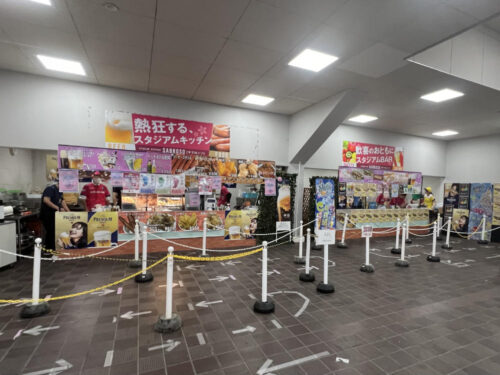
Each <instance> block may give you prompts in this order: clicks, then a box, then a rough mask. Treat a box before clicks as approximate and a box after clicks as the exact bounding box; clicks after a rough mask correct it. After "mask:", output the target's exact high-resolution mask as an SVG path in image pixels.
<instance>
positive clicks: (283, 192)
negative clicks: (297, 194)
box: [276, 178, 292, 222]
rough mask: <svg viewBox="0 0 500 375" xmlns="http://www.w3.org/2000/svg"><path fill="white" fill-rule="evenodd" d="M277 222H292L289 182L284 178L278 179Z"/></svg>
mask: <svg viewBox="0 0 500 375" xmlns="http://www.w3.org/2000/svg"><path fill="white" fill-rule="evenodd" d="M277 185H278V199H277V207H276V209H277V210H278V221H288V222H289V221H291V220H292V207H291V195H290V192H291V190H290V181H289V180H288V179H286V178H278V184H277Z"/></svg>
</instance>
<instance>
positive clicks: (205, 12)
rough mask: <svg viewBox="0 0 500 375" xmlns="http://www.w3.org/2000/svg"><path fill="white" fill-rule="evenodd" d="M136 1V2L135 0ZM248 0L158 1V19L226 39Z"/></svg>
mask: <svg viewBox="0 0 500 375" xmlns="http://www.w3.org/2000/svg"><path fill="white" fill-rule="evenodd" d="M135 1H137V0H135ZM249 3H250V1H249V0H210V1H199V0H182V1H179V0H159V1H158V19H159V20H162V21H165V22H166V23H169V24H171V25H173V26H174V27H175V26H185V25H189V27H191V28H193V29H195V30H197V31H202V32H205V33H209V34H215V35H217V36H222V37H227V36H229V34H230V33H231V31H232V30H233V28H234V26H235V25H236V23H237V22H238V20H239V19H240V17H241V15H242V14H243V12H244V11H245V9H246V8H247V6H248V4H249Z"/></svg>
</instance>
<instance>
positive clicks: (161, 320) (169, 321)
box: [154, 246, 182, 333]
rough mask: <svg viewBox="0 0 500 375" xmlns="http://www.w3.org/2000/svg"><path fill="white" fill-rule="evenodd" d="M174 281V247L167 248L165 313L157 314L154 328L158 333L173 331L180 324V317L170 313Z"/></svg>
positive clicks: (179, 326) (178, 327)
mask: <svg viewBox="0 0 500 375" xmlns="http://www.w3.org/2000/svg"><path fill="white" fill-rule="evenodd" d="M173 282H174V248H173V247H172V246H170V247H169V248H168V259H167V287H166V292H165V315H164V316H159V317H158V321H157V322H156V323H155V325H154V330H155V331H156V332H160V333H170V332H175V331H177V330H178V329H180V328H181V326H182V320H181V317H180V316H179V315H177V314H175V313H174V314H173V313H172V289H173Z"/></svg>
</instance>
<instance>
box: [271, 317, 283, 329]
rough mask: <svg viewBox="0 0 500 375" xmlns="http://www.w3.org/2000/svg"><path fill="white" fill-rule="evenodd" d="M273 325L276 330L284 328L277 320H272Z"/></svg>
mask: <svg viewBox="0 0 500 375" xmlns="http://www.w3.org/2000/svg"><path fill="white" fill-rule="evenodd" d="M271 323H273V324H274V326H275V327H276V328H278V329H281V328H283V326H282V325H281V324H279V323H278V321H277V320H276V319H272V320H271Z"/></svg>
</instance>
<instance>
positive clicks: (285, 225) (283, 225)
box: [276, 221, 292, 232]
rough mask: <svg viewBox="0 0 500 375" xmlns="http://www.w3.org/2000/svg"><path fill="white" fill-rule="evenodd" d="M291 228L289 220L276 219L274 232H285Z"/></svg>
mask: <svg viewBox="0 0 500 375" xmlns="http://www.w3.org/2000/svg"><path fill="white" fill-rule="evenodd" d="M289 230H292V224H291V221H277V222H276V232H286V231H289Z"/></svg>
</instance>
